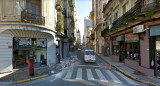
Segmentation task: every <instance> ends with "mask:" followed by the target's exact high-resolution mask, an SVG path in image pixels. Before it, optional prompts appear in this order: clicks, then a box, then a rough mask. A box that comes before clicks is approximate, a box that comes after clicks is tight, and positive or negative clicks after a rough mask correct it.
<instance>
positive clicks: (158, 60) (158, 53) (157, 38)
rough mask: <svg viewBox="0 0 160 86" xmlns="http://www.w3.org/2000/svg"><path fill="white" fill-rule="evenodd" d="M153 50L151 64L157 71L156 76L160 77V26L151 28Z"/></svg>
mask: <svg viewBox="0 0 160 86" xmlns="http://www.w3.org/2000/svg"><path fill="white" fill-rule="evenodd" d="M150 38H151V44H152V45H151V46H152V47H150V48H151V49H153V51H150V52H151V53H150V54H151V55H150V56H151V57H150V59H151V60H150V61H151V62H150V63H151V68H154V70H155V76H157V77H160V25H156V26H151V27H150Z"/></svg>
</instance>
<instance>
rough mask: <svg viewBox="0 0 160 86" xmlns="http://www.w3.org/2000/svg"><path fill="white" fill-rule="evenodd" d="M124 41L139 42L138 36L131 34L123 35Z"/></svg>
mask: <svg viewBox="0 0 160 86" xmlns="http://www.w3.org/2000/svg"><path fill="white" fill-rule="evenodd" d="M125 41H129V42H130V41H135V42H136V41H139V36H138V34H133V33H128V34H125Z"/></svg>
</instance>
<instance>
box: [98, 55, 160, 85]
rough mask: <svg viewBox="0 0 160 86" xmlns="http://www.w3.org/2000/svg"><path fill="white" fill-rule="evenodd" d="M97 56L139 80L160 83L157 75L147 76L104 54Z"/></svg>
mask: <svg viewBox="0 0 160 86" xmlns="http://www.w3.org/2000/svg"><path fill="white" fill-rule="evenodd" d="M97 56H98V57H100V58H101V59H103V60H104V61H107V62H110V63H112V64H114V65H115V66H117V67H119V68H120V69H121V70H123V71H125V72H126V73H128V74H130V75H132V76H134V77H135V78H137V79H139V80H143V81H148V82H152V83H155V84H157V85H160V79H158V78H156V77H150V76H145V75H143V74H142V73H140V72H138V71H137V70H134V69H132V68H129V67H127V66H126V65H124V63H120V62H116V61H114V60H113V59H111V58H109V57H106V56H103V55H101V54H97Z"/></svg>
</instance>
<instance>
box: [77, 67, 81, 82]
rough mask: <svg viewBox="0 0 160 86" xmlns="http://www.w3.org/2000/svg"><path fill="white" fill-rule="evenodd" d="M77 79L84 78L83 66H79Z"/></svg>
mask: <svg viewBox="0 0 160 86" xmlns="http://www.w3.org/2000/svg"><path fill="white" fill-rule="evenodd" d="M76 80H82V68H78V72H77V76H76Z"/></svg>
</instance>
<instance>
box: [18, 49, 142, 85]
mask: <svg viewBox="0 0 160 86" xmlns="http://www.w3.org/2000/svg"><path fill="white" fill-rule="evenodd" d="M77 58H78V59H79V61H78V62H77V63H76V65H74V67H73V69H72V68H69V69H65V70H63V71H62V72H60V73H58V74H56V75H52V76H49V77H47V78H43V79H39V80H35V81H31V82H26V83H22V84H17V85H15V86H145V85H144V84H142V83H139V82H136V81H133V80H131V79H129V78H127V77H126V76H124V75H123V74H121V73H120V72H118V71H116V70H115V69H114V68H112V69H111V70H109V65H108V64H106V63H105V62H104V61H102V60H101V59H99V58H97V60H96V63H85V62H84V60H83V51H80V52H78V53H77Z"/></svg>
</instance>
